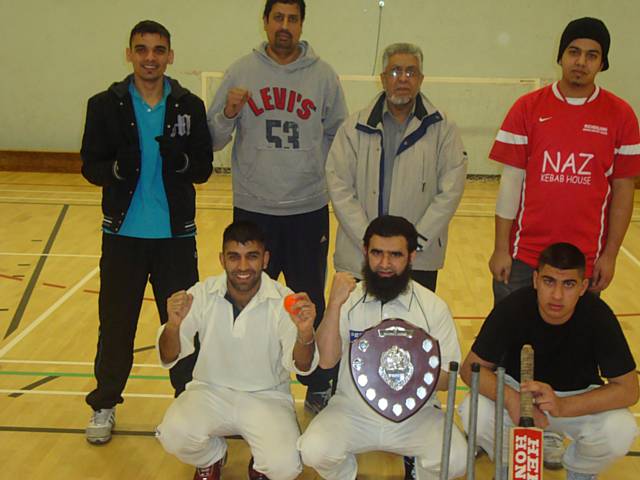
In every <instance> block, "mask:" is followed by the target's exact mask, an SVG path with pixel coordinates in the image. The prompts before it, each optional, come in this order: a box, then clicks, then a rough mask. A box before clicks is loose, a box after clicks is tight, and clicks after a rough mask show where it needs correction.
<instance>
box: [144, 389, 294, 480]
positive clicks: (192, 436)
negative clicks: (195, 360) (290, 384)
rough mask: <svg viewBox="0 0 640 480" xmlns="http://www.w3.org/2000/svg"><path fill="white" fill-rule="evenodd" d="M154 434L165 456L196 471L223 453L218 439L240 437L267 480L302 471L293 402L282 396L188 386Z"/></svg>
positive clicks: (223, 445) (290, 476)
mask: <svg viewBox="0 0 640 480" xmlns="http://www.w3.org/2000/svg"><path fill="white" fill-rule="evenodd" d="M156 435H157V437H158V440H159V441H160V443H161V444H162V446H163V447H164V449H165V450H166V451H167V452H169V453H171V454H173V455H175V456H176V457H178V458H179V459H180V460H181V461H183V462H184V463H188V464H191V465H194V466H196V467H205V466H207V465H211V464H212V463H213V462H217V461H218V460H220V459H221V458H222V457H223V456H224V455H225V453H226V451H227V444H226V441H225V439H224V438H222V437H224V436H228V435H241V436H242V438H244V440H245V441H246V442H247V443H248V444H249V447H250V448H251V454H252V455H253V458H254V465H253V467H254V468H255V469H256V470H257V471H259V472H261V473H263V474H265V475H266V476H267V477H269V478H270V479H271V480H292V479H294V478H296V477H297V476H298V475H299V474H300V472H302V464H301V462H300V455H299V453H298V450H297V449H296V440H297V439H298V437H299V435H300V430H299V428H298V423H297V420H296V413H295V409H294V404H293V399H292V398H291V395H288V394H285V393H283V392H278V391H262V392H240V391H235V390H230V389H228V388H223V387H218V386H216V387H211V386H205V385H194V384H191V385H189V386H188V387H187V390H186V391H184V392H183V393H182V394H181V395H180V396H179V397H178V398H177V399H176V400H174V402H173V403H172V404H171V406H170V407H169V409H168V410H167V412H166V413H165V416H164V419H163V420H162V423H161V424H160V425H159V426H158V428H157V434H156Z"/></svg>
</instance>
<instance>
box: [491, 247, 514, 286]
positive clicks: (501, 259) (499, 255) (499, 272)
mask: <svg viewBox="0 0 640 480" xmlns="http://www.w3.org/2000/svg"><path fill="white" fill-rule="evenodd" d="M512 262H513V259H512V258H511V255H510V254H509V252H508V251H507V252H504V251H498V250H494V251H493V254H492V255H491V258H490V259H489V270H491V275H493V278H494V280H496V281H498V282H502V283H504V284H505V285H506V284H508V283H509V277H510V276H511V264H512Z"/></svg>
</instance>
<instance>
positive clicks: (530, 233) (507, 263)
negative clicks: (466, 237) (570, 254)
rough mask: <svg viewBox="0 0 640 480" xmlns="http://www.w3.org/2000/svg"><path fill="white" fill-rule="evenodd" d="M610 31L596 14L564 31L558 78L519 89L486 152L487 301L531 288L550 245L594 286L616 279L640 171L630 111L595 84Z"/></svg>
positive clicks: (604, 65) (639, 136) (639, 146)
mask: <svg viewBox="0 0 640 480" xmlns="http://www.w3.org/2000/svg"><path fill="white" fill-rule="evenodd" d="M609 45H610V37H609V32H608V30H607V27H606V26H605V25H604V23H603V22H602V21H601V20H598V19H595V18H588V17H585V18H580V19H577V20H573V21H572V22H570V23H569V24H568V25H567V27H566V28H565V30H564V32H563V34H562V38H561V40H560V48H559V50H558V64H559V65H560V66H561V67H562V78H561V79H560V80H559V81H557V82H555V83H553V84H552V85H549V86H547V87H544V88H541V89H539V90H536V91H535V92H532V93H529V94H527V95H524V96H523V97H521V98H520V99H518V100H517V101H516V103H515V104H514V105H513V107H512V108H511V110H510V111H509V113H508V114H507V117H506V119H505V120H504V123H503V124H502V127H501V128H500V131H499V132H498V135H497V138H496V141H495V143H494V145H493V148H492V150H491V153H490V154H489V157H490V158H491V159H493V160H496V161H498V162H500V163H502V164H504V170H503V173H502V178H501V181H500V192H499V194H498V201H497V206H496V217H495V232H496V233H495V247H494V251H493V254H492V256H491V260H490V261H489V268H490V269H491V273H492V274H493V279H494V282H493V288H494V300H495V302H496V303H498V302H499V301H500V300H501V299H502V298H504V297H506V296H507V295H508V294H509V293H511V292H512V291H514V290H516V289H518V288H520V287H524V286H527V285H531V281H532V274H533V270H534V269H535V268H536V266H537V259H538V257H539V255H540V253H541V252H542V250H544V249H545V248H546V247H547V246H549V245H551V244H552V243H556V242H569V243H572V244H574V245H576V246H577V247H578V248H579V249H580V250H581V251H582V252H584V254H585V256H586V258H587V270H586V275H587V278H590V280H591V285H590V288H591V290H592V291H594V292H600V291H602V290H603V289H605V288H606V287H607V286H608V285H609V283H610V282H611V279H612V277H613V273H614V270H615V262H616V256H617V255H618V250H619V249H620V245H621V244H622V239H623V238H624V235H625V233H626V230H627V227H628V225H629V221H630V218H631V213H632V209H633V194H634V177H635V176H636V175H638V174H639V173H640V133H639V131H638V120H637V118H636V115H635V114H634V112H633V110H632V108H631V107H630V106H629V105H628V104H627V103H626V102H625V101H624V100H622V99H620V98H618V97H617V96H615V95H613V94H612V93H611V92H608V91H606V90H604V89H603V88H600V87H599V86H597V85H596V84H595V78H596V76H597V74H598V73H599V72H601V71H604V70H607V69H608V68H609V60H608V53H609Z"/></svg>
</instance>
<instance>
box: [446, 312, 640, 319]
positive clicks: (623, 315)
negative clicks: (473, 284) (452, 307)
mask: <svg viewBox="0 0 640 480" xmlns="http://www.w3.org/2000/svg"><path fill="white" fill-rule="evenodd" d="M615 316H616V317H640V312H635V313H616V314H615ZM485 318H487V317H486V316H485V317H456V316H454V317H453V319H454V320H484V319H485Z"/></svg>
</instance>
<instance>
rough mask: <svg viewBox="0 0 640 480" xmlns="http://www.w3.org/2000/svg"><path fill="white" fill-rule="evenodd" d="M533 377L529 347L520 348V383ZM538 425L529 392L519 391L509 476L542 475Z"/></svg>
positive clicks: (512, 479) (515, 479) (528, 479)
mask: <svg viewBox="0 0 640 480" xmlns="http://www.w3.org/2000/svg"><path fill="white" fill-rule="evenodd" d="M531 380H533V348H532V347H531V345H524V346H523V347H522V350H521V352H520V383H523V382H528V381H531ZM542 468H543V464H542V429H540V428H536V427H535V426H534V423H533V396H532V395H531V393H523V392H520V422H519V423H518V426H517V427H514V428H513V429H512V430H511V438H510V441H509V480H541V479H542Z"/></svg>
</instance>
